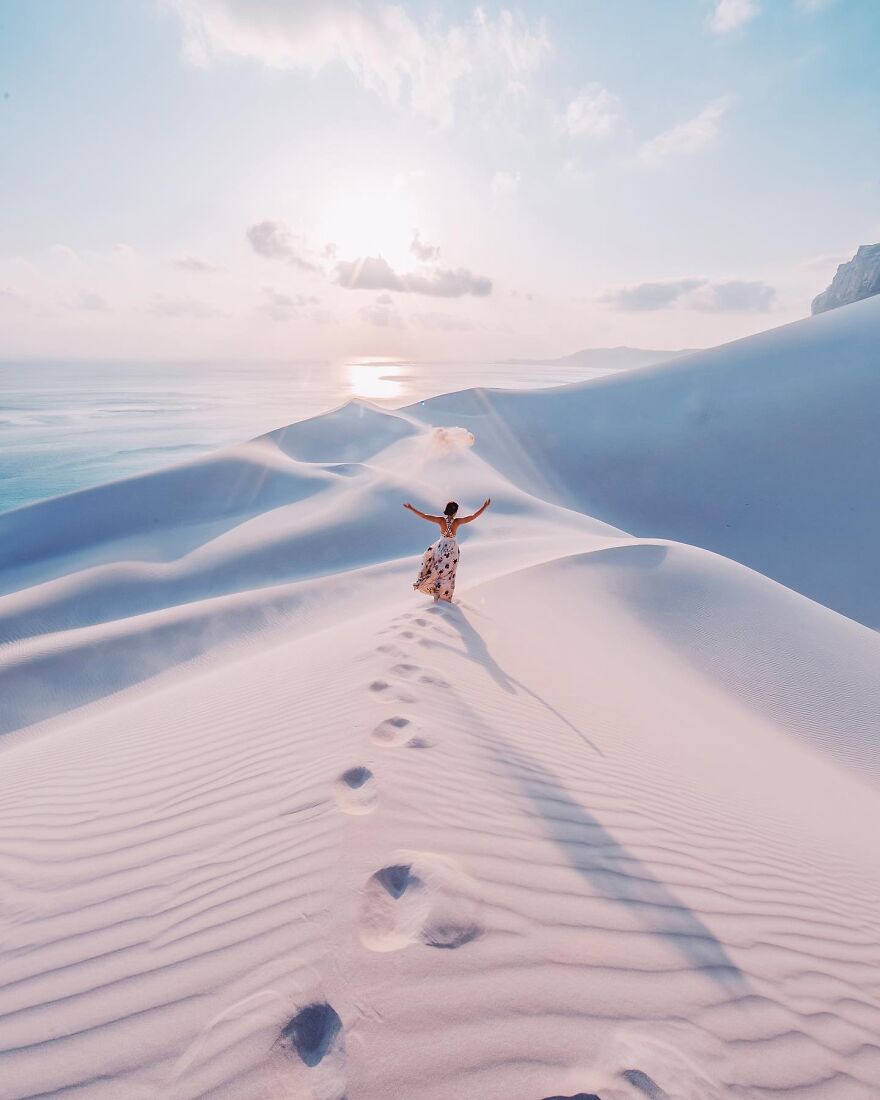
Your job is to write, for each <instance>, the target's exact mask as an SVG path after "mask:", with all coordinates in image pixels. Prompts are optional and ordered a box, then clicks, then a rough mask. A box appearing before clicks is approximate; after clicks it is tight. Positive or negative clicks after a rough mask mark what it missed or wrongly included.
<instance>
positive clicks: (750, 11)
mask: <svg viewBox="0 0 880 1100" xmlns="http://www.w3.org/2000/svg"><path fill="white" fill-rule="evenodd" d="M760 11H761V6H760V4H758V2H757V0H715V8H714V10H713V12H712V14H711V15H710V16H709V29H710V30H711V31H713V32H714V33H715V34H727V33H729V32H730V31H735V30H737V28H739V27H743V26H745V24H746V23H749V22H751V20H752V19H754V18H755V17H756V16H757V15H758V14H759V12H760Z"/></svg>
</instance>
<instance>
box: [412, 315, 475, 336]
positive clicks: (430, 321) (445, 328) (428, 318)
mask: <svg viewBox="0 0 880 1100" xmlns="http://www.w3.org/2000/svg"><path fill="white" fill-rule="evenodd" d="M412 319H413V320H414V321H415V322H416V323H417V324H419V325H421V326H422V328H426V329H431V330H432V331H441V332H472V331H473V328H474V326H473V324H472V323H471V322H470V321H467V320H465V319H464V318H463V317H452V316H451V315H450V314H448V313H415V314H413V317H412Z"/></svg>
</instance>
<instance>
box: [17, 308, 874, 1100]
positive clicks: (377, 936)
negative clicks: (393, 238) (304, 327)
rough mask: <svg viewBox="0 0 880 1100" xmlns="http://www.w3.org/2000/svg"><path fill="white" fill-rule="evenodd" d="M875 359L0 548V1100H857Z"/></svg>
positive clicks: (395, 457) (429, 412)
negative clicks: (449, 566)
mask: <svg viewBox="0 0 880 1100" xmlns="http://www.w3.org/2000/svg"><path fill="white" fill-rule="evenodd" d="M878 336H880V300H876V301H871V300H869V301H866V302H862V303H859V304H857V305H855V306H850V307H846V308H843V309H840V310H838V311H835V312H834V313H829V314H825V315H822V316H820V317H817V318H813V319H810V320H809V321H806V322H803V323H800V324H798V325H794V326H789V327H787V328H785V329H780V330H776V331H775V332H771V333H768V334H765V335H764V336H761V337H754V338H752V339H750V340H746V341H740V342H738V343H737V344H733V345H730V346H728V347H726V348H721V349H716V350H715V351H712V352H700V353H697V354H695V355H693V356H691V357H689V358H688V359H687V360H684V361H682V362H680V363H677V364H670V365H667V366H661V367H654V368H648V369H646V370H643V371H638V372H633V373H632V374H630V375H628V376H620V377H615V378H611V379H600V380H598V381H597V382H592V383H588V384H585V385H580V386H573V387H565V388H562V389H558V390H552V391H545V392H537V393H504V392H500V391H467V392H465V393H461V394H454V395H447V396H445V397H442V398H437V399H435V400H432V401H428V402H424V403H420V404H419V405H417V406H413V407H411V408H409V409H404V410H399V411H397V412H388V411H383V410H379V409H377V408H374V407H371V406H369V405H367V404H364V403H357V402H353V403H351V404H350V405H347V406H345V407H344V408H343V409H340V410H338V411H337V412H335V413H331V414H329V415H327V416H323V417H319V418H316V419H314V420H311V421H307V422H304V423H302V424H298V425H293V426H291V427H290V428H287V429H284V430H283V431H280V432H275V433H273V434H272V435H270V436H267V437H264V438H262V439H259V440H255V441H253V442H252V443H249V444H245V445H243V446H241V447H237V448H233V449H231V450H229V451H226V452H222V453H220V454H217V455H215V456H211V457H208V458H206V459H202V460H199V461H196V462H193V463H190V464H187V465H185V466H181V467H177V468H175V469H172V470H165V471H161V472H159V473H157V474H151V475H146V476H142V477H137V478H133V479H130V480H127V481H124V482H118V483H115V484H112V485H108V486H103V487H99V488H96V489H93V490H88V491H85V492H82V493H77V494H73V495H71V496H68V497H63V498H58V499H56V500H53V501H47V502H45V503H41V504H37V505H34V506H32V507H29V508H25V509H21V510H19V511H17V512H13V513H9V514H7V515H5V516H0V546H2V551H0V554H2V558H3V561H2V572H0V584H2V592H3V594H2V596H0V640H2V645H0V698H2V700H3V706H2V708H0V728H2V732H3V739H2V742H0V763H2V767H0V875H2V882H3V892H2V901H0V983H2V985H0V1097H3V1098H9V1100H13V1098H14V1100H24V1098H25V1097H29V1098H33V1097H38V1096H71V1097H74V1096H76V1097H88V1098H92V1097H94V1098H96V1100H105V1098H106V1100H120V1098H124V1100H128V1098H140V1097H144V1098H147V1097H149V1098H161V1100H166V1098H168V1100H195V1098H198V1097H211V1098H214V1097H216V1098H219V1100H226V1098H229V1100H232V1098H236V1100H239V1098H241V1100H245V1098H246V1100H252V1098H254V1100H256V1098H260V1100H281V1098H290V1100H341V1098H343V1097H346V1098H348V1100H477V1098H479V1100H545V1098H550V1097H575V1096H581V1097H584V1096H598V1097H600V1098H601V1100H644V1098H646V1097H647V1098H648V1100H661V1098H664V1097H668V1098H676V1100H706V1098H723V1097H737V1098H751V1097H755V1098H769V1097H775V1098H776V1097H780V1096H785V1097H795V1098H798V1100H814V1098H815V1100H877V1097H878V1096H880V875H878V871H880V855H878V846H877V843H876V836H877V831H878V824H880V802H878V798H880V793H878V785H880V766H878V761H880V753H878V748H880V638H878V635H877V634H876V633H875V632H874V630H872V629H871V628H870V627H871V626H872V625H876V623H877V620H878V615H880V602H878V597H877V585H876V583H875V581H874V579H873V573H872V567H871V566H872V561H871V558H872V555H873V557H876V553H875V547H876V544H877V535H878V534H880V531H878V529H877V528H878V520H877V516H878V514H880V511H878V505H880V499H878V498H880V490H878V479H877V472H878V468H880V466H878V462H877V459H878V458H880V453H878V448H880V443H878V426H880V425H878V423H877V421H878V409H880V403H878V401H877V398H878V397H880V394H878V392H877V391H878V388H880V382H878V378H880V364H878V362H877V352H876V348H877V346H878V341H877V338H878ZM452 429H456V430H452ZM465 429H466V430H465ZM468 431H470V432H472V433H473V436H474V445H473V446H470V445H469V444H470V440H469V438H468ZM484 495H491V496H492V498H493V507H492V508H491V509H490V511H489V512H488V513H487V514H486V516H485V517H484V518H482V519H481V520H480V521H479V523H477V524H474V525H471V526H470V527H468V528H465V529H463V532H462V564H461V568H460V579H459V590H458V596H459V602H458V603H457V604H456V605H454V606H452V607H445V606H434V605H432V604H429V603H427V602H426V601H424V599H423V597H421V596H416V595H413V594H412V593H411V591H410V589H409V582H410V580H411V579H412V577H413V575H414V571H415V568H416V565H417V558H418V554H419V552H420V550H421V549H422V548H423V546H424V545H425V544H426V543H427V542H428V541H429V540H430V539H431V538H432V537H433V535H432V533H431V531H430V529H429V528H428V527H427V526H426V525H419V524H418V522H417V521H416V520H415V519H414V518H413V517H412V516H410V515H409V514H408V513H406V512H405V511H404V510H403V509H402V508H401V507H400V502H401V501H402V500H404V499H412V500H413V501H414V502H415V503H417V504H419V505H421V506H433V507H437V506H438V504H440V503H442V502H443V501H445V500H446V499H448V498H450V497H455V498H461V499H462V500H463V503H465V504H466V505H476V504H478V503H479V501H480V500H481V499H482V497H483V496H484ZM611 524H614V526H611ZM722 554H723V555H724V556H721V555H722ZM874 568H876V567H874ZM780 582H784V583H780ZM784 585H786V586H784ZM842 612H844V613H845V614H844V613H842ZM865 624H868V625H865Z"/></svg>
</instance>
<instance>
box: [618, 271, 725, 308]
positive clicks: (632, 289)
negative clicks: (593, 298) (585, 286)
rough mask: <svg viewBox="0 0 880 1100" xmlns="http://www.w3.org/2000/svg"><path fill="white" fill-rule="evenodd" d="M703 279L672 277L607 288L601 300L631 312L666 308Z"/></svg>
mask: <svg viewBox="0 0 880 1100" xmlns="http://www.w3.org/2000/svg"><path fill="white" fill-rule="evenodd" d="M705 281H706V280H705V279H673V280H668V281H666V282H662V283H639V284H638V285H637V286H625V287H621V288H620V289H619V290H609V291H607V292H606V293H605V294H604V295H602V298H601V301H603V302H604V303H606V304H607V305H610V306H613V307H614V308H615V309H623V310H627V311H630V312H633V313H638V312H643V311H647V310H653V309H666V307H667V306H671V305H672V304H673V303H674V302H677V301H678V299H679V298H681V297H682V296H683V295H685V294H688V293H689V292H690V291H692V290H696V289H697V287H699V286H703V284H704V283H705Z"/></svg>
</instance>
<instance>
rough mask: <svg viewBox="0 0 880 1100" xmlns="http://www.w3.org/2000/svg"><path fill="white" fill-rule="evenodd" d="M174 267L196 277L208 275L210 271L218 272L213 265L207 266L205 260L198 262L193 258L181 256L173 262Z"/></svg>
mask: <svg viewBox="0 0 880 1100" xmlns="http://www.w3.org/2000/svg"><path fill="white" fill-rule="evenodd" d="M174 266H175V267H176V268H177V269H178V270H179V271H191V272H193V273H194V274H196V275H208V274H210V273H211V272H212V271H219V270H220V269H219V268H218V267H215V266H214V264H209V263H207V262H206V261H205V260H199V259H197V258H196V257H195V256H181V257H180V258H179V259H177V260H175V261H174Z"/></svg>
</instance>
